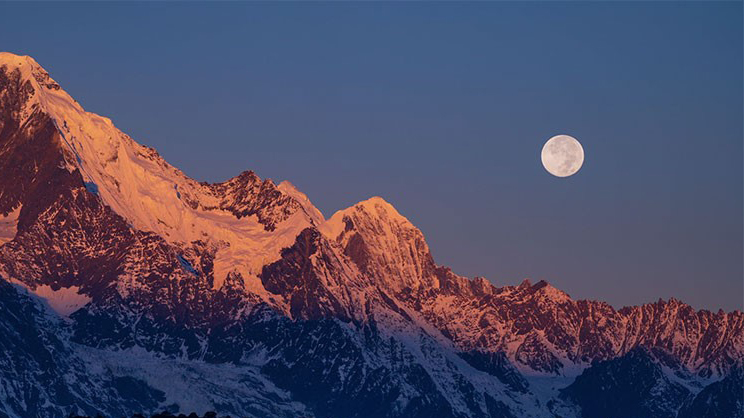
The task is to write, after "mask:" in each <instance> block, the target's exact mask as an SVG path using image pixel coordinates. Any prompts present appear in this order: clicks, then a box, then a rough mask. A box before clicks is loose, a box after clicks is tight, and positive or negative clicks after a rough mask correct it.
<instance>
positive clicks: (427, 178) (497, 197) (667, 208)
mask: <svg viewBox="0 0 744 418" xmlns="http://www.w3.org/2000/svg"><path fill="white" fill-rule="evenodd" d="M742 37H743V34H742V4H741V3H740V2H739V3H737V2H731V3H710V2H706V3H688V2H651V3H640V2H630V3H605V2H573V3H552V2H551V3H532V2H530V3H469V4H456V3H427V4H420V3H401V4H383V3H363V4H339V3H326V4H292V3H279V4H258V3H250V4H246V3H217V4H204V3H197V4H173V3H158V4H143V3H138V4H109V3H106V4H92V3H78V4H72V5H69V4H56V3H55V4H46V5H45V4H38V3H34V4H21V3H3V4H0V49H2V50H7V51H11V52H15V53H20V54H28V55H31V56H33V57H35V58H36V60H37V61H38V62H39V63H40V64H41V65H42V66H44V67H45V68H46V69H47V70H48V71H49V72H50V73H51V75H52V77H54V78H55V79H56V80H57V81H58V82H59V83H60V84H62V86H63V88H64V89H65V90H67V91H68V92H69V93H70V94H72V95H73V96H74V97H75V98H76V99H78V101H80V102H81V104H82V105H83V106H84V107H85V108H86V109H87V110H89V111H92V112H95V113H99V114H102V115H106V116H108V117H111V118H112V119H113V121H114V123H115V124H116V125H117V126H118V127H119V128H120V129H122V130H123V131H125V132H127V133H128V134H130V135H131V136H132V137H134V138H135V139H136V140H137V141H139V142H141V143H144V144H147V145H150V146H153V147H155V148H157V149H158V150H159V151H160V152H161V154H163V155H164V156H165V157H166V158H167V159H168V160H169V161H170V162H171V163H173V164H174V165H176V166H178V167H179V168H181V169H182V170H184V171H185V172H186V173H187V174H188V175H190V176H192V177H194V178H196V179H198V180H206V181H221V180H225V179H227V178H229V177H231V176H233V175H236V174H238V173H239V172H240V171H242V170H244V169H252V170H254V171H256V172H257V173H258V174H259V175H260V176H262V177H270V178H272V179H274V180H276V181H277V182H279V181H281V180H285V179H286V180H290V181H291V182H292V183H294V184H295V185H297V186H298V188H300V190H302V191H304V192H305V193H307V195H308V196H309V197H310V199H311V200H312V201H313V202H314V203H315V204H316V205H317V206H318V207H319V208H320V209H321V210H322V211H323V213H324V214H325V215H326V216H330V215H331V214H332V213H333V212H334V211H335V210H338V209H341V208H344V207H347V206H350V205H352V204H354V203H355V202H357V201H359V200H363V199H365V198H367V197H370V196H374V195H379V196H382V197H384V198H385V199H387V200H388V201H390V202H391V203H393V204H394V205H395V206H396V207H397V208H398V209H399V210H400V212H401V213H402V214H404V215H405V216H407V217H408V218H409V219H410V220H411V221H412V222H413V223H414V224H416V225H417V226H418V227H419V228H421V230H422V231H423V232H424V234H425V235H426V236H427V238H428V241H429V244H430V246H431V248H432V250H433V253H434V256H435V258H436V260H437V262H438V263H440V264H445V265H449V266H451V267H452V268H453V269H454V270H455V271H456V272H458V273H461V274H464V275H468V276H474V275H482V276H486V277H488V278H489V279H490V280H491V281H492V282H494V283H495V284H497V285H502V284H514V283H518V282H519V281H521V280H522V279H523V278H525V277H529V278H531V279H533V281H535V280H539V279H546V280H548V281H550V282H551V283H553V284H554V285H555V286H556V287H559V288H561V289H563V290H565V291H567V292H568V293H569V294H571V295H572V296H573V297H575V298H593V299H604V300H607V301H608V302H610V303H612V304H613V305H615V306H617V307H619V306H623V305H628V304H638V303H644V302H649V301H654V300H656V299H658V298H660V297H662V298H669V297H672V296H673V297H676V298H679V299H682V300H684V301H686V302H688V303H690V304H692V305H693V306H695V307H697V308H708V309H713V310H717V309H718V308H724V309H726V310H731V309H741V306H742V295H743V294H744V290H743V288H742V286H743V285H742V280H743V279H742V252H743V249H742V228H743V226H742V212H743V209H742V189H743V184H742V154H743V153H742V135H743V133H742V113H743V108H742V74H743V71H744V69H743V68H742V50H743V45H742ZM559 133H566V134H570V135H573V136H575V137H576V138H577V139H579V140H580V141H581V142H582V144H583V146H584V149H585V152H586V162H585V164H584V167H583V168H582V169H581V171H580V172H579V173H578V174H577V175H575V176H573V177H570V178H567V179H559V178H555V177H552V176H550V175H549V174H548V173H547V172H545V171H544V170H543V168H542V166H541V165H540V159H539V152H540V149H541V147H542V144H543V143H544V142H545V141H546V140H547V139H548V138H550V137H551V136H553V135H555V134H559Z"/></svg>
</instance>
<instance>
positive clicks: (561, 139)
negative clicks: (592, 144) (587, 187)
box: [541, 135, 584, 177]
mask: <svg viewBox="0 0 744 418" xmlns="http://www.w3.org/2000/svg"><path fill="white" fill-rule="evenodd" d="M541 158H542V163H543V166H544V167H545V169H546V170H548V173H550V174H552V175H554V176H556V177H568V176H570V175H573V174H576V172H577V171H579V169H580V168H581V165H582V164H584V148H582V147H581V144H580V143H579V141H577V140H576V138H574V137H572V136H568V135H556V136H554V137H552V138H550V139H549V140H548V142H546V143H545V145H543V149H542V154H541Z"/></svg>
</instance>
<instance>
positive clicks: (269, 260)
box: [0, 53, 744, 417]
mask: <svg viewBox="0 0 744 418" xmlns="http://www.w3.org/2000/svg"><path fill="white" fill-rule="evenodd" d="M11 64H12V65H11ZM0 104H2V109H1V110H0V114H1V115H2V118H1V119H0V169H2V172H3V173H9V175H7V176H4V177H5V180H0V228H3V230H1V231H0V237H8V240H7V241H5V242H3V241H0V277H2V278H3V279H4V280H5V281H8V282H13V283H20V284H22V285H23V286H24V287H25V288H27V289H29V291H30V292H32V293H35V294H36V295H37V296H39V297H42V298H45V299H47V300H49V301H51V302H54V301H55V300H56V299H55V298H58V297H59V298H61V297H70V296H69V292H74V294H76V295H78V296H79V297H81V298H83V299H82V301H83V302H85V303H82V302H81V303H82V304H81V305H80V306H77V305H73V308H70V309H74V310H73V311H71V312H66V315H63V316H64V317H65V318H67V319H66V320H65V321H63V323H62V325H59V327H60V328H64V329H66V331H65V335H68V337H66V338H67V339H65V340H64V341H63V342H60V343H59V344H61V345H63V346H64V345H66V344H69V347H72V348H69V352H73V353H81V354H80V356H82V357H81V359H80V361H81V362H82V363H85V362H86V361H87V360H86V358H85V356H86V355H87V354H86V353H91V351H90V350H98V351H95V353H97V354H95V355H92V356H93V357H95V358H101V359H103V360H101V361H102V362H103V363H104V364H107V365H106V366H105V367H108V368H111V367H112V366H111V365H110V364H109V363H107V362H109V361H112V360H110V359H113V358H115V355H114V354H112V353H113V352H117V351H121V350H123V351H126V352H132V351H136V350H139V349H144V350H145V351H146V352H148V353H154V354H156V355H158V356H160V355H162V356H164V357H165V358H166V359H170V360H167V361H169V362H170V361H173V362H175V363H168V364H171V365H174V364H178V365H174V366H173V367H197V366H193V365H192V364H191V363H189V362H190V361H197V362H207V363H209V364H214V365H218V367H219V368H220V369H219V370H220V373H227V374H230V373H233V371H229V370H230V369H229V367H231V366H230V365H234V366H235V367H236V368H238V369H239V370H244V369H241V368H247V369H245V370H244V372H245V373H247V375H246V376H248V375H249V376H250V379H259V380H260V379H262V378H266V379H268V381H267V382H268V383H267V384H266V385H267V386H265V387H266V388H269V387H273V386H272V385H275V386H276V387H277V388H279V389H277V390H281V391H285V392H282V393H281V394H279V395H277V396H278V398H277V399H281V400H282V401H281V405H284V406H286V405H289V404H291V403H292V402H295V401H296V400H299V403H300V404H301V405H304V406H303V408H301V409H302V411H305V412H303V413H306V412H307V413H313V414H317V415H319V416H333V412H334V411H347V412H349V415H356V416H377V415H369V414H370V412H369V411H367V412H366V413H367V415H365V413H364V408H365V407H371V406H372V405H376V404H377V405H378V406H377V407H376V408H377V409H374V411H377V413H379V414H383V415H385V416H404V415H416V414H421V416H426V415H427V414H428V415H430V414H431V413H433V412H436V411H440V412H441V411H449V412H447V413H445V414H444V415H447V414H450V415H451V416H509V415H510V414H511V415H513V416H535V417H537V416H555V414H556V412H555V411H557V410H558V409H561V408H563V409H565V410H566V411H569V414H573V415H576V416H578V415H577V414H578V413H577V412H576V408H579V409H580V408H581V402H580V401H577V399H578V400H580V399H583V398H582V397H581V396H574V397H573V398H571V399H574V400H571V399H567V398H565V397H561V395H560V392H559V389H561V388H560V387H558V386H560V385H563V387H567V386H568V384H569V383H571V382H570V381H571V379H575V378H577V376H580V375H583V373H585V372H587V373H589V371H591V370H595V371H596V370H599V369H595V365H596V364H597V363H598V362H606V361H612V360H614V359H619V358H625V357H626V356H632V355H634V354H633V353H635V352H636V351H634V350H637V349H639V348H642V349H649V350H656V351H655V353H666V354H665V355H666V356H667V357H669V359H668V360H667V363H668V364H673V366H670V367H673V368H674V369H675V370H676V371H677V372H679V373H680V374H681V375H683V376H684V377H683V378H681V379H683V381H684V382H688V383H689V384H690V385H692V386H693V387H694V388H696V389H695V390H702V386H704V385H707V384H712V383H715V381H718V380H720V379H724V378H726V376H728V375H729V373H730V371H731V370H734V369H735V364H736V362H737V361H739V360H740V359H741V358H742V357H744V316H743V315H742V313H741V312H740V311H733V312H730V313H724V312H722V311H719V313H717V314H716V313H712V312H710V311H706V310H699V311H698V310H694V309H693V308H691V307H690V306H689V305H685V304H683V303H681V302H679V301H677V300H676V299H670V300H669V301H659V302H656V303H651V304H645V305H641V306H634V307H625V308H621V309H619V310H616V309H614V308H613V307H612V306H610V305H608V304H606V303H604V302H597V301H592V300H573V299H571V298H570V296H568V294H566V293H565V292H563V291H561V290H559V289H556V288H555V287H553V286H552V285H550V284H549V283H547V282H545V281H539V282H537V283H535V284H532V283H531V282H530V281H529V280H525V281H523V282H522V283H521V284H519V285H517V286H504V287H496V286H495V285H493V284H491V283H490V282H488V281H487V280H486V279H484V278H474V279H469V278H465V277H462V276H458V275H456V274H455V273H453V272H452V271H451V270H450V269H449V268H448V267H445V266H440V265H437V264H436V263H435V261H434V258H433V257H432V255H431V252H430V250H429V247H428V244H427V243H426V239H425V237H424V235H423V233H422V232H421V231H420V230H419V229H418V228H416V227H415V226H414V225H413V224H412V223H411V222H410V221H409V220H408V219H407V218H405V217H404V216H403V215H401V214H400V213H398V211H397V210H396V209H395V208H394V207H393V206H392V205H390V204H389V203H388V202H386V201H385V200H384V199H382V198H380V197H372V198H370V199H367V200H365V201H362V202H359V203H357V204H355V205H353V206H351V207H349V208H346V209H342V210H340V211H337V212H336V213H334V214H333V215H332V216H331V217H329V218H328V219H325V218H324V217H323V215H322V214H321V212H320V211H319V210H317V208H315V207H314V206H313V205H312V203H311V202H310V200H309V199H308V198H307V196H305V195H304V194H302V192H300V191H299V190H297V189H296V188H294V186H292V185H291V183H288V182H282V183H280V184H279V185H275V184H274V182H273V181H271V180H268V179H266V180H262V179H260V178H259V177H258V176H257V175H256V174H255V173H253V172H252V171H245V172H243V173H241V174H239V175H237V176H235V177H233V178H231V179H229V180H227V181H225V182H221V183H204V182H196V181H195V180H192V179H190V178H188V177H187V176H186V175H185V174H183V173H182V172H180V171H179V170H178V169H176V168H175V167H173V166H171V165H170V164H168V163H167V162H166V161H165V160H164V159H163V158H162V157H160V156H159V154H157V151H155V150H153V149H151V148H148V147H145V146H142V145H139V144H137V143H136V142H135V141H134V140H132V139H131V138H130V137H128V136H127V135H126V134H124V133H122V132H121V131H119V130H118V129H116V128H115V127H114V126H113V124H112V123H111V121H110V119H108V118H103V117H100V116H98V115H94V114H91V113H88V112H86V111H84V110H83V109H82V107H80V106H79V104H77V102H75V101H74V99H72V98H71V97H70V96H69V95H67V93H65V92H64V90H62V89H61V88H60V87H59V85H58V84H57V83H56V82H54V81H53V80H52V79H51V77H49V75H48V74H47V73H46V71H44V70H43V69H42V68H41V67H40V66H38V64H37V63H36V62H35V61H34V60H33V59H30V58H28V59H27V58H25V57H17V56H14V55H12V54H7V53H0ZM11 216H13V218H11ZM40 289H43V291H41V290H40ZM60 292H62V293H60ZM11 294H12V291H10V290H9V291H8V292H7V295H11ZM7 298H8V299H12V296H7ZM28 303H29V304H30V303H31V302H28ZM50 305H52V306H55V305H54V304H53V303H50ZM67 306H69V304H68V305H67ZM33 318H34V317H33V315H32V316H28V321H37V320H36V319H33ZM43 326H46V325H42V327H43ZM55 327H56V325H55ZM8 332H10V331H8ZM300 348H301V349H300ZM654 355H658V356H661V354H654ZM52 356H54V354H52ZM73 357H74V356H73ZM157 361H159V360H153V362H157ZM163 361H166V360H163ZM180 362H183V364H181V363H180ZM86 364H87V363H86ZM639 364H641V366H639V367H641V369H642V370H640V371H639V373H650V376H651V378H650V379H656V377H657V376H658V372H657V371H655V370H652V369H653V367H656V366H653V367H652V365H653V364H656V363H655V362H646V361H641V362H639ZM665 364H666V363H665ZM324 365H325V366H324ZM329 365H330V366H329ZM15 367H17V366H15ZM55 367H60V368H62V367H65V366H64V362H60V363H59V366H55ZM96 367H104V366H100V365H97V366H96ZM105 367H104V368H105ZM169 367H170V366H169ZM199 367H201V366H199ZM215 367H217V366H215ZM131 370H132V373H135V372H136V373H135V374H136V375H137V376H139V377H137V379H140V380H142V379H143V376H145V377H146V376H148V374H147V372H146V371H143V370H139V369H137V370H135V369H134V368H132V369H131ZM200 370H201V369H200ZM665 370H666V369H665ZM331 371H332V373H334V376H333V377H331V376H329V375H328V374H329V373H330V372H331ZM117 373H118V372H117ZM241 373H242V372H241ZM91 375H95V374H91ZM289 375H301V376H304V377H305V380H306V381H305V382H295V381H292V380H291V379H290V380H288V377H287V376H289ZM95 376H97V377H96V379H98V380H96V382H98V383H95V385H99V386H100V387H101V391H107V390H109V389H103V386H106V385H109V383H106V382H107V380H106V378H105V376H98V375H95ZM230 376H233V377H235V376H236V375H234V374H230ZM128 377H131V376H129V375H126V374H125V375H121V376H118V377H117V378H128ZM205 378H207V380H208V379H209V376H206V377H205ZM0 379H6V380H7V381H12V382H15V383H17V382H18V379H19V378H18V377H17V376H10V377H7V376H3V375H0ZM76 379H77V378H76ZM539 379H543V380H539ZM545 379H547V380H545ZM145 380H146V379H145ZM142 381H144V380H142ZM542 381H549V382H553V383H551V384H550V385H552V386H550V387H547V386H546V387H543V386H541V385H543V383H539V382H542ZM654 382H656V380H654ZM15 383H14V384H15ZM269 383H270V384H269ZM157 384H158V382H150V383H147V385H149V386H152V385H157ZM659 384H667V383H666V381H663V382H661V383H659ZM101 385H102V386H101ZM149 386H148V387H149ZM106 387H109V386H106ZM153 387H154V386H153ZM726 387H727V386H726ZM318 388H323V390H322V391H320V389H318ZM195 390H196V389H195ZM199 390H202V388H201V387H200V388H199ZM203 390H205V391H206V392H204V393H202V394H201V395H199V396H206V395H204V394H208V390H207V389H203ZM266 390H269V391H271V390H274V389H270V388H269V389H266ZM157 391H161V392H163V393H165V394H166V395H163V396H165V399H168V396H175V395H172V394H170V395H169V394H168V393H169V392H168V391H167V390H165V388H163V387H160V388H156V391H154V392H153V391H148V392H147V393H149V394H150V395H147V396H149V397H153V396H154V397H155V398H157V399H161V397H160V395H157V393H159V392H157ZM319 391H320V392H319ZM673 392H674V393H677V392H675V391H673ZM102 393H103V392H102ZM107 393H108V392H107ZM117 393H119V392H117ZM200 393H201V392H200ZM277 393H278V392H277ZM664 393H671V392H664ZM690 393H691V395H692V392H690ZM711 393H716V392H715V391H712V390H711ZM0 395H1V394H0ZM45 396H46V395H45ZM48 396H50V398H47V400H49V402H51V404H52V405H57V404H58V403H59V401H58V400H57V401H54V402H52V397H51V396H52V395H48ZM86 396H89V395H86ZM111 396H114V397H116V396H119V395H116V394H112V395H111ZM143 396H144V395H143ZM314 396H315V397H320V398H319V399H322V400H318V399H316V398H314ZM73 397H74V396H73ZM344 398H348V399H344ZM8 399H9V398H8ZM55 399H56V398H55ZM79 399H81V401H80V402H83V401H84V403H85V402H87V403H88V406H90V405H91V404H92V403H91V402H92V401H91V399H89V397H88V398H86V397H80V398H79ZM148 399H149V398H148ZM0 400H2V397H0ZM662 400H663V399H662ZM285 401H287V402H289V404H285V403H284V402H285ZM55 402H56V403H55ZM168 402H169V401H167V400H163V399H161V400H159V401H157V406H169V405H168ZM204 402H205V403H207V402H217V401H214V400H212V401H206V400H205V401H204ZM353 402H357V403H358V405H357V404H354V403H353ZM551 402H552V403H551ZM572 402H574V404H572ZM684 402H687V399H676V400H674V402H673V403H674V407H673V408H671V410H675V411H676V410H677V409H679V408H681V407H682V403H684ZM93 403H95V402H93ZM135 404H136V405H139V406H138V407H139V408H150V407H146V406H143V405H144V404H142V402H139V403H135ZM181 404H183V401H182V402H181ZM181 404H179V405H178V407H179V409H180V408H182V407H185V406H184V405H181ZM261 404H262V405H266V407H269V406H270V402H269V403H266V402H263V403H261ZM95 405H97V406H95V407H92V406H91V407H90V408H89V409H86V408H85V407H80V410H81V411H83V412H85V411H100V410H102V409H101V408H104V407H105V403H95ZM355 405H356V406H355ZM380 405H383V406H380ZM550 405H553V406H550ZM210 406H214V404H213V403H212V404H210ZM284 406H282V408H284ZM584 407H588V406H587V405H584ZM14 408H16V409H14V411H17V410H18V409H17V408H19V407H14ZM117 408H119V407H118V406H117ZM242 408H247V407H246V406H245V405H242V404H241V405H238V404H230V407H229V408H227V407H225V409H224V410H225V411H232V413H236V411H238V412H240V413H241V414H242V413H245V414H256V412H255V411H253V412H250V410H249V409H242ZM277 408H279V406H278V404H277ZM355 408H356V409H355ZM379 408H382V409H379ZM555 408H558V409H555ZM280 409H281V408H280ZM205 410H206V409H205ZM277 410H278V409H277ZM54 411H59V410H57V409H54ZM111 411H114V410H111ZM117 411H118V409H117ZM308 411H310V412H308ZM570 411H573V412H570ZM68 412H70V411H68ZM132 412H140V411H132ZM202 412H203V411H202ZM8 415H11V416H13V414H10V413H9V414H8ZM52 415H54V414H53V413H52Z"/></svg>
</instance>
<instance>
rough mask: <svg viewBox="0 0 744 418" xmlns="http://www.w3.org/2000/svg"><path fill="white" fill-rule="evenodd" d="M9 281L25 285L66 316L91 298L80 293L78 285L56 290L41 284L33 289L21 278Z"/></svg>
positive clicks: (27, 289) (29, 290)
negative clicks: (20, 279)
mask: <svg viewBox="0 0 744 418" xmlns="http://www.w3.org/2000/svg"><path fill="white" fill-rule="evenodd" d="M9 281H10V282H11V283H14V284H18V285H21V286H23V287H24V288H25V289H26V291H28V292H29V293H31V294H33V295H35V296H37V297H39V298H41V299H43V300H44V302H46V304H47V305H48V306H49V307H50V308H52V310H53V311H54V312H56V313H58V314H59V315H61V316H64V317H68V316H70V314H72V313H73V312H75V311H77V310H78V309H80V308H82V307H83V306H85V305H86V304H87V303H88V302H90V300H91V299H90V297H89V296H88V295H85V294H82V293H80V288H79V287H78V286H70V287H61V288H59V289H57V290H54V289H52V287H51V286H49V285H40V286H36V288H35V289H32V288H30V287H29V286H28V285H27V284H26V283H23V282H21V281H19V280H15V279H12V278H11V279H10V280H9Z"/></svg>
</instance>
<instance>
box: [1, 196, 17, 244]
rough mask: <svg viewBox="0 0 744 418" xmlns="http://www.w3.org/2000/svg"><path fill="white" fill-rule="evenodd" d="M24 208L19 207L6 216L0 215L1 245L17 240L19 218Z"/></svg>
mask: <svg viewBox="0 0 744 418" xmlns="http://www.w3.org/2000/svg"><path fill="white" fill-rule="evenodd" d="M22 206H23V205H18V207H17V208H15V209H14V210H13V211H12V212H10V213H8V215H6V216H3V215H2V214H0V245H3V244H5V243H6V242H8V241H11V240H12V239H13V238H15V236H16V233H17V232H18V216H19V215H20V213H21V207H22Z"/></svg>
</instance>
